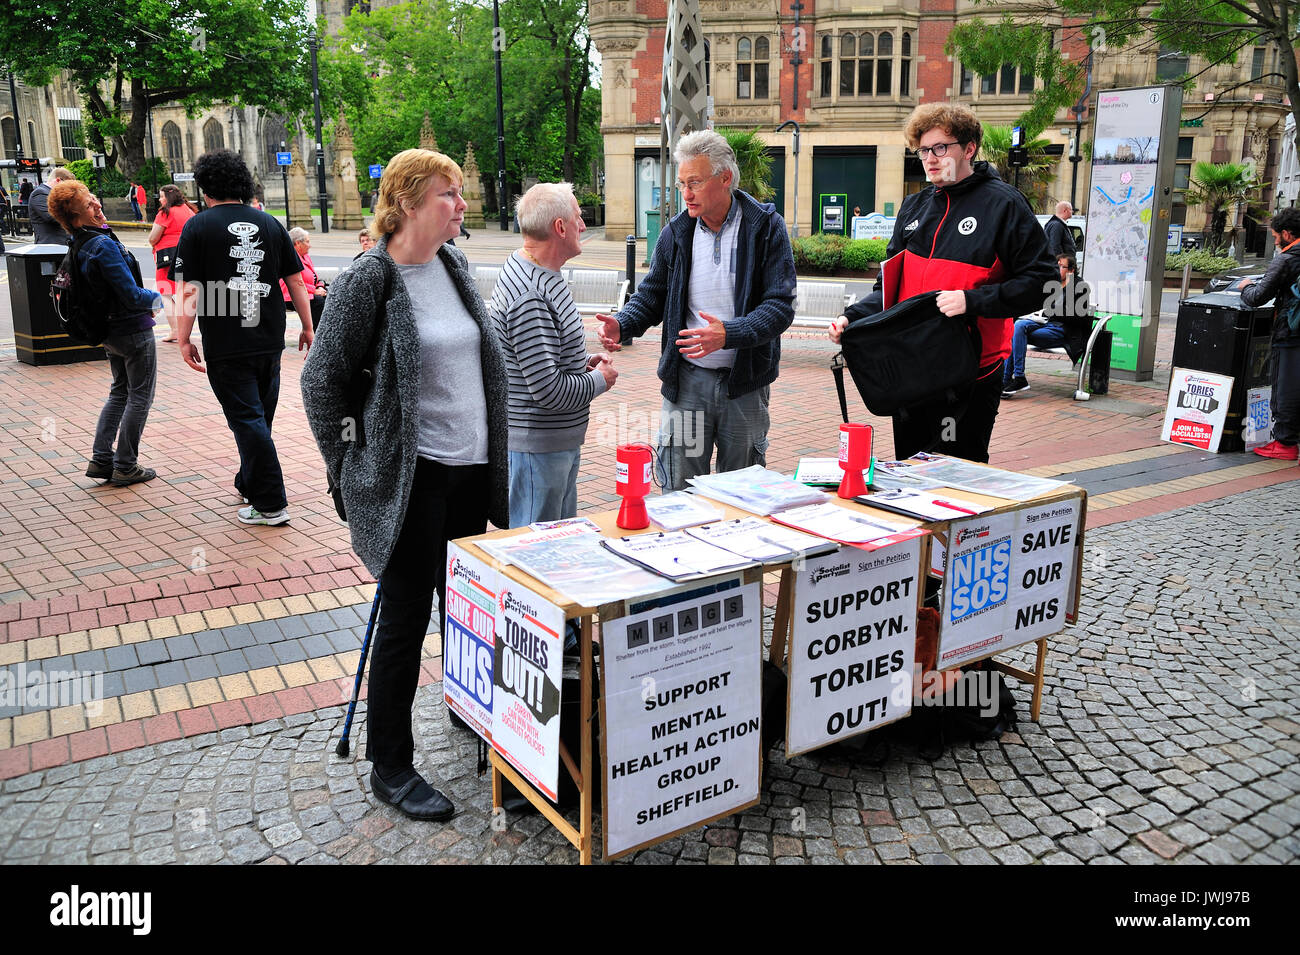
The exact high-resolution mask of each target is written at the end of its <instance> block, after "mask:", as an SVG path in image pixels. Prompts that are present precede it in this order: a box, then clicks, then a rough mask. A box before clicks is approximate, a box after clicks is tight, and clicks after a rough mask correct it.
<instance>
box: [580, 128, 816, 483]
mask: <svg viewBox="0 0 1300 955" xmlns="http://www.w3.org/2000/svg"><path fill="white" fill-rule="evenodd" d="M674 155H675V157H676V159H677V163H678V166H677V177H678V178H677V189H678V190H679V191H680V192H681V194H682V202H683V203H684V204H685V206H686V211H685V212H683V213H680V214H678V215H677V216H675V217H673V218H672V219H670V220H669V222H668V225H667V226H666V227H665V228H664V231H663V232H662V233H661V234H660V236H659V241H658V243H657V244H656V245H655V254H654V261H653V262H651V264H650V271H649V273H648V274H647V275H646V277H645V279H644V280H643V281H642V282H641V284H640V285H639V286H637V290H636V292H635V293H634V294H633V295H632V297H631V298H630V299H628V301H627V304H625V305H624V306H623V308H622V310H620V311H619V313H618V314H617V315H597V316H596V318H597V320H598V321H599V322H600V325H599V329H600V340H601V343H602V344H603V345H604V346H605V348H606V349H608V350H609V351H617V350H618V349H619V348H621V347H622V346H623V345H624V344H627V343H629V342H631V341H632V340H633V339H635V338H637V337H638V336H640V335H643V334H645V332H646V331H648V330H649V329H650V327H651V326H653V325H659V324H662V325H663V333H662V334H663V338H662V343H661V346H660V348H661V352H660V356H659V380H660V381H661V382H663V387H661V388H660V389H659V390H660V393H661V394H662V395H663V398H664V401H663V409H662V411H661V413H660V426H659V453H660V458H661V460H662V462H663V464H664V467H665V469H666V471H667V480H666V481H665V483H664V490H665V491H667V490H675V491H679V490H681V489H682V488H683V487H685V486H686V482H687V480H688V479H689V478H692V477H697V476H699V475H701V474H708V473H709V467H710V464H711V459H712V457H713V448H714V446H715V445H716V446H717V449H718V460H717V467H718V470H719V471H732V470H736V469H738V468H744V467H749V466H750V465H753V464H759V465H766V464H767V456H766V455H767V445H768V438H767V433H768V428H769V425H770V420H771V419H770V414H769V412H768V396H769V386H770V385H771V384H772V382H773V381H775V380H776V377H777V375H778V373H779V367H780V363H781V333H782V332H784V331H785V330H786V329H787V328H789V327H790V323H791V322H793V321H794V291H795V271H794V255H793V253H792V252H791V251H790V238H789V236H787V235H786V232H785V221H784V220H783V219H782V218H781V216H780V215H779V214H778V213H777V211H776V208H775V207H774V206H773V205H772V204H771V203H766V202H757V201H756V200H754V199H753V198H752V197H751V196H750V195H749V194H748V193H745V192H743V191H742V190H740V189H739V188H737V186H738V185H739V180H740V169H739V167H738V165H737V163H736V155H735V153H734V152H733V151H732V149H731V147H730V146H729V145H727V141H726V140H725V139H724V138H723V137H722V136H720V135H719V134H718V133H715V132H713V131H712V130H700V131H698V132H694V133H690V134H689V135H686V136H683V137H682V139H681V141H680V142H679V143H678V145H677V150H676V152H675V153H674Z"/></svg>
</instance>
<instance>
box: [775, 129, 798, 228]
mask: <svg viewBox="0 0 1300 955" xmlns="http://www.w3.org/2000/svg"><path fill="white" fill-rule="evenodd" d="M787 126H793V127H794V215H793V216H792V217H791V219H790V235H791V237H792V238H795V239H797V238H799V124H798V123H796V122H795V121H794V120H793V119H787V120H786V121H785V122H784V123H782V124H781V125H780V126H778V127H777V128H776V130H775V131H776V132H778V133H779V132H780V131H781V130H783V129H785V128H786V127H787Z"/></svg>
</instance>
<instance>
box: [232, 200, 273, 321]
mask: <svg viewBox="0 0 1300 955" xmlns="http://www.w3.org/2000/svg"><path fill="white" fill-rule="evenodd" d="M226 231H228V232H229V233H230V234H231V235H233V236H234V237H235V238H236V240H237V241H236V243H235V244H234V245H232V246H231V247H230V257H231V258H232V259H234V261H235V277H234V278H232V279H231V280H230V288H231V289H232V290H234V291H237V292H238V293H239V315H240V324H241V325H242V326H243V327H244V328H255V327H257V324H258V322H260V321H261V319H262V298H263V296H265V295H268V294H270V292H271V286H270V284H269V283H267V282H262V281H259V279H260V278H261V277H262V259H263V257H264V256H265V253H264V252H263V251H262V249H261V245H262V242H261V239H260V238H259V239H258V241H256V242H254V241H253V237H254V236H257V235H258V232H259V230H258V228H257V226H256V225H255V224H254V223H252V222H232V223H230V224H229V225H227V226H226Z"/></svg>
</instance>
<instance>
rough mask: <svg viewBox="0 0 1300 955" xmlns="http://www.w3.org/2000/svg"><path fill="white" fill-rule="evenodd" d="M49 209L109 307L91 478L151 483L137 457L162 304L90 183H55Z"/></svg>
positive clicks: (89, 284)
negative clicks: (108, 382) (103, 392)
mask: <svg viewBox="0 0 1300 955" xmlns="http://www.w3.org/2000/svg"><path fill="white" fill-rule="evenodd" d="M49 211H50V215H52V216H53V217H54V219H55V221H56V222H58V223H59V225H60V226H62V227H63V229H64V231H66V232H67V233H69V234H70V235H71V236H72V240H73V243H74V246H75V245H80V251H79V252H78V254H77V268H78V269H80V271H81V277H82V279H84V281H85V286H86V290H87V293H88V294H87V296H86V297H87V299H88V300H89V301H92V302H102V303H104V307H106V308H108V309H109V318H108V338H106V339H105V340H104V351H106V352H107V353H108V367H109V368H110V369H111V370H112V372H113V387H112V389H110V391H109V393H108V401H106V402H105V403H104V409H103V410H102V411H101V412H100V413H99V425H98V427H96V429H95V445H94V451H93V452H92V456H91V459H90V465H89V466H88V467H87V468H86V477H90V478H96V479H98V480H103V481H111V482H112V483H113V484H114V485H116V486H117V487H125V486H127V485H128V484H140V483H142V482H144V481H152V480H153V479H154V477H155V476H156V475H155V473H154V471H153V469H152V468H142V467H140V464H139V461H138V460H137V455H138V453H139V448H140V435H141V434H142V433H143V431H144V423H145V421H146V420H147V419H148V417H149V409H150V408H151V407H153V391H154V383H155V381H156V380H157V377H158V351H157V349H158V346H157V345H156V344H155V342H154V337H153V326H154V320H153V313H154V312H155V311H156V310H157V309H158V308H159V307H161V305H162V301H161V299H159V297H158V295H157V294H156V293H154V292H151V291H150V290H149V289H147V288H144V287H143V285H144V282H143V281H142V280H141V277H140V265H139V263H137V262H136V260H135V256H134V255H132V254H131V253H130V251H129V250H128V249H127V248H126V247H125V246H124V245H122V243H121V242H119V241H118V239H117V236H115V235H114V234H113V232H112V230H111V229H109V228H108V222H107V221H106V220H105V219H104V210H103V207H101V206H100V204H99V200H98V199H96V198H95V197H94V196H93V195H91V193H90V190H89V189H87V188H86V184H85V183H83V182H78V181H76V180H75V179H73V180H63V181H62V182H57V183H55V184H54V188H53V189H51V190H50V196H49ZM115 438H116V443H117V449H116V451H114V447H113V445H114V439H115Z"/></svg>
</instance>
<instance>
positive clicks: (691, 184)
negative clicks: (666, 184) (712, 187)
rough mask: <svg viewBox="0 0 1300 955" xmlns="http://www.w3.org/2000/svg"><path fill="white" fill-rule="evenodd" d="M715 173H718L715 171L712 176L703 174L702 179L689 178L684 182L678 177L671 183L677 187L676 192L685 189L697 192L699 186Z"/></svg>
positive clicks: (715, 174) (713, 176)
mask: <svg viewBox="0 0 1300 955" xmlns="http://www.w3.org/2000/svg"><path fill="white" fill-rule="evenodd" d="M717 175H718V173H716V172H715V173H714V174H713V175H712V176H705V177H704V178H703V179H690V180H688V181H686V182H682V181H681V180H680V179H678V180H677V181H676V182H674V183H673V185H674V186H676V187H677V191H678V192H684V191H686V190H687V189H689V190H691V192H699V191H700V186H702V185H704V184H705V183H706V182H708V181H709V180H710V179H713V178H715V177H716V176H717Z"/></svg>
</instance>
